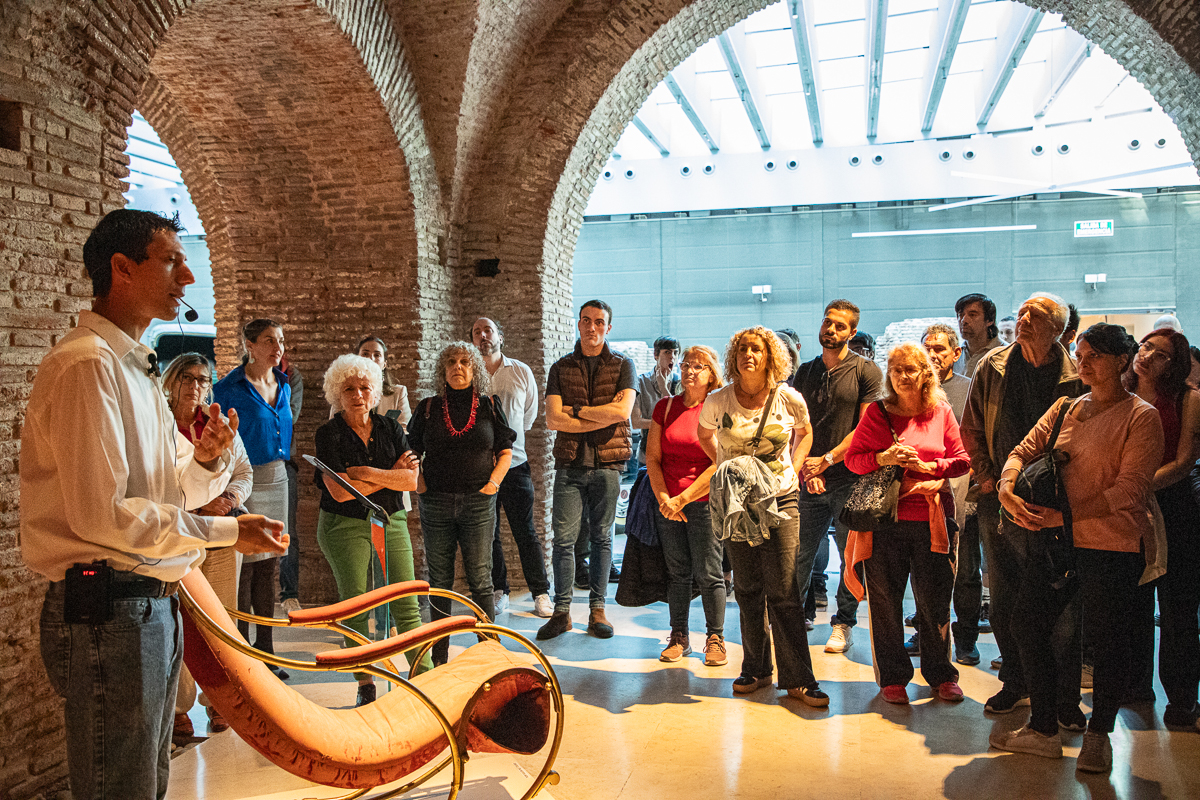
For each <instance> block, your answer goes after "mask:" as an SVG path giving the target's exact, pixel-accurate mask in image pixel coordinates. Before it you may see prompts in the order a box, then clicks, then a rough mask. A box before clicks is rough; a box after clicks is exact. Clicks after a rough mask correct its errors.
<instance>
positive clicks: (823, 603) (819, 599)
mask: <svg viewBox="0 0 1200 800" xmlns="http://www.w3.org/2000/svg"><path fill="white" fill-rule="evenodd" d="M816 603H817V608H829V595H828V594H827V593H826V592H817V593H816Z"/></svg>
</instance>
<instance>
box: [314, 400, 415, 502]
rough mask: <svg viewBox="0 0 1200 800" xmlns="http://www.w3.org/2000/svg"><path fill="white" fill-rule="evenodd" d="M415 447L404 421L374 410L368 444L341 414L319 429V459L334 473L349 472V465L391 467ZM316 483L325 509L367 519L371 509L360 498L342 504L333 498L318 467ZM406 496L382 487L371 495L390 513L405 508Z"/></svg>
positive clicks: (371, 498) (370, 495)
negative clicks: (405, 428)
mask: <svg viewBox="0 0 1200 800" xmlns="http://www.w3.org/2000/svg"><path fill="white" fill-rule="evenodd" d="M411 449H412V447H411V446H410V445H409V442H408V437H407V436H405V435H404V428H402V427H400V423H399V422H397V421H396V420H394V419H390V418H388V417H385V416H383V415H381V414H376V413H375V412H374V411H372V412H371V437H370V440H369V441H368V442H367V444H363V440H362V439H360V438H359V436H358V434H357V433H355V432H354V431H353V430H352V429H351V428H350V426H349V425H348V424H347V423H346V420H345V419H343V418H342V415H341V414H337V415H335V416H334V417H333V419H331V420H329V422H326V423H325V424H324V425H322V426H321V427H320V428H317V458H319V459H320V460H321V461H323V462H324V463H325V465H326V466H328V467H329V468H330V469H332V470H333V471H334V472H340V473H345V472H346V470H347V469H348V468H349V467H375V468H376V469H391V468H392V467H393V466H395V464H396V460H397V459H399V458H400V456H401V455H403V454H404V453H405V452H406V451H408V450H411ZM316 483H317V486H319V487H321V510H322V511H328V512H330V513H332V514H341V515H342V516H343V517H352V518H354V519H366V518H367V510H366V509H365V508H363V507H362V504H360V503H359V502H358V501H357V500H354V499H351V500H348V501H346V502H345V503H339V502H338V501H336V500H334V499H333V495H331V494H330V493H329V488H328V487H327V486H326V485H325V481H324V479H323V478H322V475H321V471H320V470H317V474H316ZM402 495H403V492H400V491H398V490H396V489H380V490H379V491H377V492H374V493H372V494H369V495H367V497H368V499H370V500H373V501H374V502H376V503H378V504H379V505H381V506H383V508H384V510H385V511H387V513H388V515H389V516H390V515H392V514H395V513H396V512H397V511H399V510H401V509H402V508H404V502H403V497H402Z"/></svg>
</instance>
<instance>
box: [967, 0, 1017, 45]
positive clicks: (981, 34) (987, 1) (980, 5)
mask: <svg viewBox="0 0 1200 800" xmlns="http://www.w3.org/2000/svg"><path fill="white" fill-rule="evenodd" d="M1007 5H1008V4H1007V3H1006V2H995V1H994V0H981V2H977V3H972V4H971V9H970V11H968V12H967V21H966V23H965V24H964V25H963V29H962V36H961V37H960V39H961V41H964V42H974V41H978V40H980V39H995V38H996V31H997V30H998V29H999V26H1000V23H1001V22H1002V21H1007V19H1008V16H1009V14H1011V13H1012V12H1011V11H1010V10H1009V9H1008V8H1007Z"/></svg>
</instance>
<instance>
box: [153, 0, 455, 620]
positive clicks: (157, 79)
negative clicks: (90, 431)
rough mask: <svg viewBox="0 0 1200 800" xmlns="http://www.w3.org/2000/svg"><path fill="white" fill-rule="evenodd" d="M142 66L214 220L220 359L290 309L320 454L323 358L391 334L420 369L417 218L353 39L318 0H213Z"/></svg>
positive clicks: (307, 492)
mask: <svg viewBox="0 0 1200 800" xmlns="http://www.w3.org/2000/svg"><path fill="white" fill-rule="evenodd" d="M264 43H266V44H269V46H266V47H263V46H261V45H262V44H264ZM151 70H152V73H153V77H152V79H151V80H150V81H147V87H146V88H147V91H146V93H145V102H144V103H143V113H144V114H145V115H146V119H147V121H148V122H150V124H151V125H152V126H154V127H155V128H156V130H159V132H160V135H161V136H162V138H163V141H164V143H166V144H167V146H168V148H170V149H171V151H172V153H173V154H175V156H176V159H177V162H178V163H179V166H180V169H181V171H182V172H183V176H184V180H185V182H186V183H187V185H188V186H189V187H191V188H192V189H193V197H194V198H195V202H196V207H197V209H198V211H199V213H200V216H201V219H202V221H203V222H204V226H205V230H206V232H207V233H208V240H209V247H210V253H211V259H212V267H213V280H214V286H215V291H216V301H217V302H216V318H217V328H218V334H219V336H218V362H219V370H220V372H222V373H224V372H225V371H227V370H228V369H230V368H231V367H232V366H234V365H235V364H236V360H237V354H236V348H237V331H238V330H240V328H241V326H242V325H243V324H245V323H246V322H247V321H249V320H250V319H253V318H254V317H259V316H267V317H271V318H274V319H277V320H279V321H280V322H281V323H283V325H284V332H285V336H286V338H287V340H288V347H289V358H290V360H291V361H292V363H294V364H296V366H297V367H298V368H299V369H300V370H301V372H302V373H303V375H304V376H305V383H306V392H305V398H304V410H303V412H302V414H301V416H300V419H299V422H298V424H297V447H298V449H299V451H300V453H313V452H314V445H313V436H314V433H315V431H316V429H317V428H318V427H319V426H320V425H321V424H323V423H324V422H325V421H326V419H327V417H328V412H329V406H328V404H327V403H326V402H325V398H324V394H323V392H322V390H321V383H322V376H323V374H324V371H325V368H326V366H328V364H329V362H330V361H332V360H333V359H334V358H335V357H337V356H338V355H340V354H342V353H345V352H347V351H348V350H349V349H350V348H352V347H353V346H354V344H355V343H356V342H357V341H358V340H359V339H360V338H361V337H362V336H364V335H366V334H368V333H375V334H377V335H379V336H381V337H382V338H383V339H385V340H386V341H387V342H388V343H389V346H390V347H391V349H392V352H393V353H394V354H395V356H396V361H397V364H398V367H399V374H400V377H401V379H402V380H403V382H404V383H406V384H408V385H412V386H415V385H416V384H417V382H418V381H417V375H418V362H417V354H418V352H419V350H420V345H421V341H420V338H421V337H420V329H419V326H417V325H414V324H413V322H414V320H416V318H417V316H418V313H417V298H416V292H415V291H414V288H415V285H416V279H417V237H416V227H415V218H414V214H413V201H412V194H411V193H410V192H409V189H408V170H407V167H406V164H405V160H404V157H403V153H402V151H401V149H400V147H399V146H398V142H397V137H396V133H395V131H394V130H393V128H392V124H391V121H390V120H389V118H388V115H387V113H386V112H385V109H384V108H383V105H382V104H381V102H380V97H379V93H378V92H377V91H376V90H375V87H374V85H373V83H372V81H371V78H370V76H369V75H368V74H367V72H366V70H365V69H364V67H363V63H362V60H361V59H360V58H359V54H358V52H357V51H356V49H355V48H354V45H353V44H352V43H351V41H350V40H349V39H348V38H347V37H346V36H345V35H344V34H343V33H342V31H341V30H340V29H339V26H338V25H337V23H336V22H335V21H334V20H333V19H332V18H331V17H330V16H329V15H328V14H326V13H325V12H324V11H322V10H321V9H318V8H316V7H314V6H311V5H300V6H299V7H297V6H296V4H295V3H292V2H282V1H280V2H272V1H271V0H266V1H265V2H256V3H253V4H244V3H238V2H218V1H217V0H208V1H207V2H204V3H201V4H199V5H197V6H196V7H195V8H194V9H193V10H191V11H189V12H188V13H187V14H186V15H184V16H183V17H182V18H181V19H180V20H179V21H178V22H176V23H175V24H174V25H173V26H172V27H171V30H170V32H169V33H168V34H167V35H166V36H165V37H164V39H163V41H162V44H161V45H160V46H159V48H158V50H157V52H156V53H155V56H154V59H153V61H152V62H151ZM444 305H445V303H444V302H443V307H444ZM311 475H312V469H311V468H310V467H309V466H308V465H306V464H302V465H301V478H302V479H301V482H300V486H301V504H300V512H299V515H298V527H299V533H300V537H301V548H302V551H301V553H302V557H301V598H302V600H303V601H305V602H329V601H332V600H336V599H337V591H336V585H335V584H334V583H333V578H332V574H331V573H330V571H329V569H328V565H327V564H326V562H325V559H324V558H323V557H322V555H321V552H320V549H319V547H318V546H317V542H316V536H315V534H316V518H317V501H318V498H319V495H318V493H317V492H316V489H315V486H314V485H313V483H312V480H311ZM414 538H416V539H417V540H418V542H419V537H414Z"/></svg>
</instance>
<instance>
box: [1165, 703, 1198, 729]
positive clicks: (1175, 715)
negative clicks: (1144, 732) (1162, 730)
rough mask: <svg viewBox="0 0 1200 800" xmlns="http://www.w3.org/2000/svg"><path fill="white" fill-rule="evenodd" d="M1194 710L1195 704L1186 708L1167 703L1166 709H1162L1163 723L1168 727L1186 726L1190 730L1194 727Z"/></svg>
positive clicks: (1195, 714)
mask: <svg viewBox="0 0 1200 800" xmlns="http://www.w3.org/2000/svg"><path fill="white" fill-rule="evenodd" d="M1196 711H1197V709H1196V707H1195V706H1193V707H1192V708H1191V709H1190V710H1187V709H1182V708H1180V707H1179V706H1173V705H1170V704H1168V705H1167V708H1166V710H1165V711H1163V724H1164V725H1166V726H1167V727H1168V728H1187V729H1188V730H1192V729H1194V728H1195V727H1196V718H1197V713H1196Z"/></svg>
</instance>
